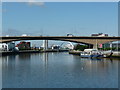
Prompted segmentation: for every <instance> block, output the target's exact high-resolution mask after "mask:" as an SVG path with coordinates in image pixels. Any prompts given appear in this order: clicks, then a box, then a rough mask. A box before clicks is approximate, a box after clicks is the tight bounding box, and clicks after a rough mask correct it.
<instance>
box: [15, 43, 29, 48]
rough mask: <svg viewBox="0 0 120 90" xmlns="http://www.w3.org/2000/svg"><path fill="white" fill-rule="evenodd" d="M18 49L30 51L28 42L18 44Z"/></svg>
mask: <svg viewBox="0 0 120 90" xmlns="http://www.w3.org/2000/svg"><path fill="white" fill-rule="evenodd" d="M16 47H18V48H19V49H30V42H24V41H23V42H20V43H19V44H17V45H16Z"/></svg>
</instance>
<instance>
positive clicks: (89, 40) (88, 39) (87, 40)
mask: <svg viewBox="0 0 120 90" xmlns="http://www.w3.org/2000/svg"><path fill="white" fill-rule="evenodd" d="M20 40H60V41H69V42H76V43H83V44H91V45H93V46H94V48H96V47H97V45H98V44H104V43H108V42H113V41H120V37H93V36H9V37H0V42H1V43H7V42H11V41H20Z"/></svg>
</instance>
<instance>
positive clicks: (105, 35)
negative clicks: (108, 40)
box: [91, 33, 108, 37]
mask: <svg viewBox="0 0 120 90" xmlns="http://www.w3.org/2000/svg"><path fill="white" fill-rule="evenodd" d="M91 36H97V37H107V36H108V34H103V33H98V34H92V35H91Z"/></svg>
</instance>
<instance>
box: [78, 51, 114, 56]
mask: <svg viewBox="0 0 120 90" xmlns="http://www.w3.org/2000/svg"><path fill="white" fill-rule="evenodd" d="M111 55H112V51H99V50H97V49H85V50H84V51H83V52H81V53H80V57H82V58H100V57H110V56H111Z"/></svg>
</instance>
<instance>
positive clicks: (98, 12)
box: [2, 0, 118, 36]
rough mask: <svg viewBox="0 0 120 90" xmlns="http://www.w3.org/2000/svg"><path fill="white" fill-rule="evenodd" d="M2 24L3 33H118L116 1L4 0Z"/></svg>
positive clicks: (80, 34) (49, 34) (83, 34)
mask: <svg viewBox="0 0 120 90" xmlns="http://www.w3.org/2000/svg"><path fill="white" fill-rule="evenodd" d="M20 1H21V0H20ZM2 26H3V27H2V31H3V35H7V34H9V35H15V36H16V35H22V34H28V35H47V36H57V35H59V36H64V35H66V34H67V33H72V34H73V35H77V36H89V35H91V34H92V33H101V32H102V33H107V34H109V35H110V36H117V35H118V3H117V2H3V4H2Z"/></svg>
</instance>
